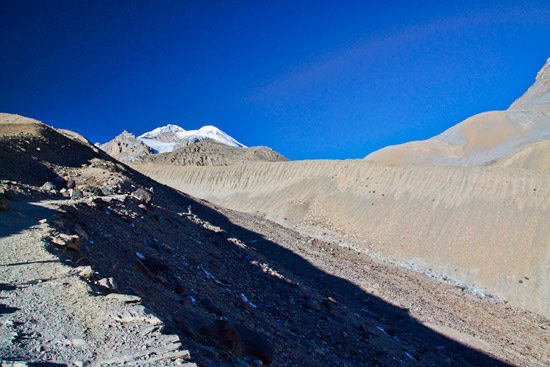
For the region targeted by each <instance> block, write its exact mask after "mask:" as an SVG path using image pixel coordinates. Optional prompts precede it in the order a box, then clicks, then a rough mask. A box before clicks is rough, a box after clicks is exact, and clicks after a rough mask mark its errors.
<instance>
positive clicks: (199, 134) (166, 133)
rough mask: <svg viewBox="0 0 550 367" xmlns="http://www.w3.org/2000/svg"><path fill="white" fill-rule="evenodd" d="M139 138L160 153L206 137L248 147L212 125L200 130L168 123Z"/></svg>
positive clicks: (234, 145)
mask: <svg viewBox="0 0 550 367" xmlns="http://www.w3.org/2000/svg"><path fill="white" fill-rule="evenodd" d="M139 139H140V140H141V141H143V143H145V144H146V145H148V146H149V147H151V148H152V149H154V150H155V151H156V152H158V153H166V152H171V151H173V150H175V149H177V148H179V147H182V146H185V145H189V144H193V143H196V142H199V141H201V140H206V139H213V140H216V141H218V142H220V143H222V144H225V145H229V146H233V147H239V148H246V146H245V145H244V144H241V143H239V142H238V141H237V140H235V139H234V138H232V137H231V136H229V135H228V134H226V133H225V132H223V131H221V130H220V129H218V128H217V127H215V126H212V125H207V126H203V127H201V128H200V129H198V130H185V129H184V128H182V127H180V126H178V125H166V126H162V127H158V128H156V129H153V130H151V131H149V132H146V133H145V134H143V135H141V136H139Z"/></svg>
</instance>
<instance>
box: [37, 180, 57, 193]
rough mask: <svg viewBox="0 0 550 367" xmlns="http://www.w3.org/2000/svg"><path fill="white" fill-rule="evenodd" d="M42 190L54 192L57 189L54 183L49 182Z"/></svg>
mask: <svg viewBox="0 0 550 367" xmlns="http://www.w3.org/2000/svg"><path fill="white" fill-rule="evenodd" d="M41 189H42V190H44V191H52V190H55V189H56V187H55V185H54V184H53V183H52V182H49V181H48V182H46V183H44V185H42V187H41Z"/></svg>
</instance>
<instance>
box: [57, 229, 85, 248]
mask: <svg viewBox="0 0 550 367" xmlns="http://www.w3.org/2000/svg"><path fill="white" fill-rule="evenodd" d="M52 243H53V244H54V245H57V246H60V247H65V248H66V249H71V250H76V251H78V250H80V245H81V244H82V238H81V237H80V236H79V235H76V234H73V235H69V234H64V233H62V234H59V235H57V236H55V237H54V238H52Z"/></svg>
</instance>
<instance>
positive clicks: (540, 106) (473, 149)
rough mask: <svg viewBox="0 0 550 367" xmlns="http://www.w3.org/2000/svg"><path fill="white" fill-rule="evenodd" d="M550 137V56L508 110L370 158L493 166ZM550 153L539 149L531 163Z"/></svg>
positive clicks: (400, 162)
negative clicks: (530, 83)
mask: <svg viewBox="0 0 550 367" xmlns="http://www.w3.org/2000/svg"><path fill="white" fill-rule="evenodd" d="M549 139H550V59H548V61H547V62H546V64H545V65H544V66H543V68H542V69H541V70H540V72H539V73H538V75H537V77H536V81H535V83H534V84H533V85H532V86H531V87H530V88H529V90H527V92H525V93H524V94H523V96H522V97H521V98H519V99H517V100H516V101H515V102H514V103H513V104H512V105H511V106H510V107H509V108H508V109H507V110H506V111H490V112H484V113H480V114H477V115H475V116H472V117H470V118H468V119H466V120H464V121H462V122H461V123H459V124H457V125H455V126H453V127H451V128H450V129H448V130H446V131H444V132H443V133H441V134H439V135H437V136H434V137H433V138H431V139H428V140H422V141H412V142H409V143H405V144H400V145H393V146H389V147H385V148H382V149H380V150H378V151H376V152H373V153H371V154H369V155H368V156H367V157H366V159H367V160H372V161H376V162H380V163H385V164H396V165H403V164H405V165H408V164H415V165H418V164H436V165H490V164H495V163H498V162H500V161H503V160H507V159H512V160H514V161H519V160H518V159H514V158H512V157H513V156H514V155H516V154H520V153H521V152H522V151H523V150H524V149H529V151H533V145H534V144H536V143H538V142H541V141H545V140H549ZM521 154H522V155H525V154H526V153H521ZM533 154H534V153H533ZM533 154H531V155H533ZM547 154H548V153H545V152H537V154H536V156H534V157H531V158H533V159H531V160H530V161H533V160H534V161H536V162H535V165H536V166H541V164H538V162H539V161H541V162H542V161H544V162H546V161H547ZM535 158H536V159H535ZM542 166H543V168H545V165H544V164H542ZM525 168H530V167H525Z"/></svg>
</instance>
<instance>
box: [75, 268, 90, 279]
mask: <svg viewBox="0 0 550 367" xmlns="http://www.w3.org/2000/svg"><path fill="white" fill-rule="evenodd" d="M78 275H80V276H81V277H82V278H84V279H88V280H90V279H92V278H93V277H94V271H93V270H92V267H91V266H83V267H82V269H81V270H80V271H79V272H78Z"/></svg>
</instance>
